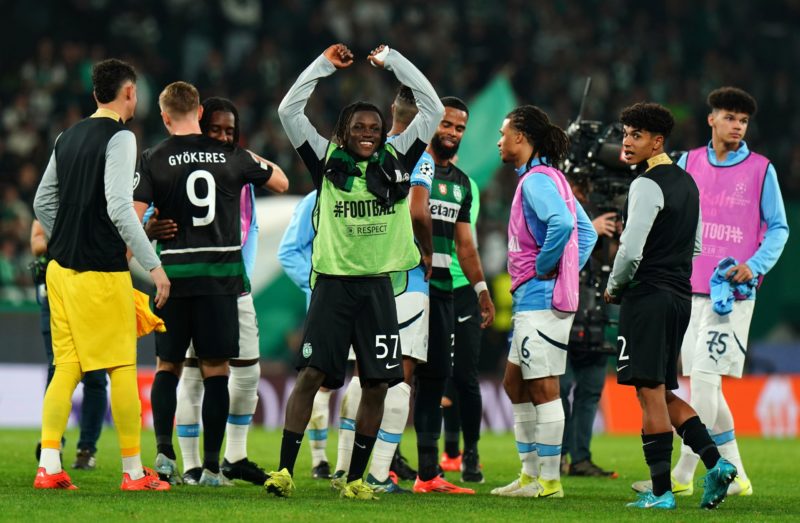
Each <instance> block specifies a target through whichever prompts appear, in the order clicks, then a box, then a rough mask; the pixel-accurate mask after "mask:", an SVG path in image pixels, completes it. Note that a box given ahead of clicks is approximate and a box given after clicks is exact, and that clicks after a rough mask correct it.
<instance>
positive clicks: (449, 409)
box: [439, 353, 461, 472]
mask: <svg viewBox="0 0 800 523" xmlns="http://www.w3.org/2000/svg"><path fill="white" fill-rule="evenodd" d="M453 357H454V359H455V353H454V354H453ZM442 420H443V421H444V452H442V457H441V459H440V460H439V466H440V467H441V468H442V470H443V471H444V472H460V471H461V418H460V417H459V415H458V391H457V390H456V386H455V383H453V378H447V380H446V382H445V385H444V396H442Z"/></svg>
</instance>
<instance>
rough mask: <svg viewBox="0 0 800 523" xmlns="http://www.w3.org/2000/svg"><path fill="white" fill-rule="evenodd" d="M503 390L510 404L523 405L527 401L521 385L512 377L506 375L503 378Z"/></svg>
mask: <svg viewBox="0 0 800 523" xmlns="http://www.w3.org/2000/svg"><path fill="white" fill-rule="evenodd" d="M503 389H505V391H506V395H507V396H508V399H510V400H511V403H524V402H526V401H528V400H529V398H528V395H527V394H525V393H524V385H523V383H521V382H520V381H519V380H517V379H516V378H515V377H513V376H509V375H508V374H506V375H505V376H504V377H503Z"/></svg>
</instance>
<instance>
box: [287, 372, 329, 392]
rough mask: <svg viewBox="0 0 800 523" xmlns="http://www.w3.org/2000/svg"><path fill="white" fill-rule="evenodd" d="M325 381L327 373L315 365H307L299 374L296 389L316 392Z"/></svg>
mask: <svg viewBox="0 0 800 523" xmlns="http://www.w3.org/2000/svg"><path fill="white" fill-rule="evenodd" d="M323 381H325V373H324V372H322V371H321V370H319V369H315V368H314V367H305V368H304V369H303V370H301V371H300V373H299V374H298V375H297V381H296V382H295V384H294V388H295V390H297V391H299V392H310V393H313V394H316V393H317V391H318V390H319V388H320V387H321V386H322V382H323Z"/></svg>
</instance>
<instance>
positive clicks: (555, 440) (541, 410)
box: [536, 398, 564, 480]
mask: <svg viewBox="0 0 800 523" xmlns="http://www.w3.org/2000/svg"><path fill="white" fill-rule="evenodd" d="M563 438H564V405H563V404H562V403H561V398H556V399H554V400H553V401H550V402H547V403H542V404H541V405H536V450H537V452H538V453H539V462H540V463H541V465H542V470H541V478H542V479H544V480H553V479H556V480H557V479H560V478H561V441H562V439H563Z"/></svg>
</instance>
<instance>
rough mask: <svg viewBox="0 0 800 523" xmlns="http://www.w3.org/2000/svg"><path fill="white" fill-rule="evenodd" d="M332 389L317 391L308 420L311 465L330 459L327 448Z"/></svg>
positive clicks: (307, 430) (314, 465) (307, 431)
mask: <svg viewBox="0 0 800 523" xmlns="http://www.w3.org/2000/svg"><path fill="white" fill-rule="evenodd" d="M330 403H331V391H329V390H327V391H322V390H319V391H317V395H316V396H314V406H313V407H312V409H311V419H310V420H309V421H308V428H307V429H306V433H308V441H309V443H310V445H309V446H310V447H311V466H312V467H316V466H317V465H319V464H320V462H322V461H328V456H327V455H326V454H325V449H326V448H327V446H328V421H329V418H330Z"/></svg>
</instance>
